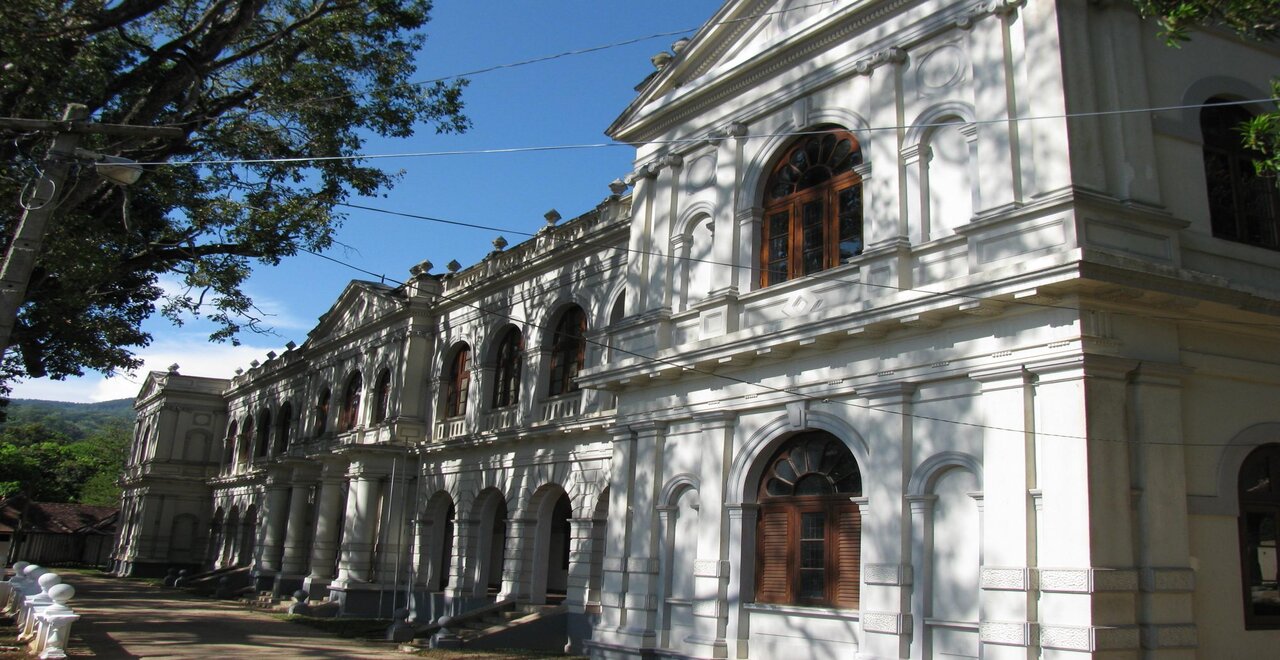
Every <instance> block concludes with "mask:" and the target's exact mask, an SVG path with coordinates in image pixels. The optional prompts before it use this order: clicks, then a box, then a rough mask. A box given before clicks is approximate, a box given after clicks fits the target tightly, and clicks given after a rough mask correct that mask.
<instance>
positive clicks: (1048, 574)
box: [1038, 568, 1138, 594]
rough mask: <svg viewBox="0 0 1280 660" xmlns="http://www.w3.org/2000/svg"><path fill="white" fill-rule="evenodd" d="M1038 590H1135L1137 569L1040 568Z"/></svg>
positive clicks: (1092, 591)
mask: <svg viewBox="0 0 1280 660" xmlns="http://www.w3.org/2000/svg"><path fill="white" fill-rule="evenodd" d="M1038 572H1039V574H1040V576H1039V577H1040V580H1039V581H1040V585H1039V588H1040V591H1042V592H1044V591H1048V592H1060V593H1081V594H1091V593H1098V592H1110V591H1137V590H1138V571H1137V570H1136V569H1132V568H1041V569H1039V571H1038Z"/></svg>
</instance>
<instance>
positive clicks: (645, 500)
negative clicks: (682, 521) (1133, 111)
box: [619, 422, 666, 648]
mask: <svg viewBox="0 0 1280 660" xmlns="http://www.w3.org/2000/svg"><path fill="white" fill-rule="evenodd" d="M631 428H632V429H633V430H634V431H635V434H636V439H635V455H634V456H633V457H632V459H633V464H634V465H633V469H634V479H633V480H632V483H631V488H630V489H629V492H628V495H629V497H628V498H627V500H628V501H627V504H628V505H629V510H630V512H631V517H632V523H631V530H632V533H631V537H630V539H628V540H629V544H628V546H629V547H628V555H627V561H626V565H625V570H626V575H627V590H626V592H625V593H624V595H623V604H622V605H623V609H624V612H625V614H624V618H625V623H624V624H623V627H622V630H620V631H619V635H620V636H621V637H622V639H623V640H624V643H625V644H626V645H628V646H631V647H636V648H649V647H652V646H653V645H654V643H655V641H656V632H655V631H656V629H657V611H658V598H659V590H658V551H659V547H658V542H659V533H658V525H657V524H656V520H655V518H656V516H655V514H656V513H657V504H658V502H657V498H658V494H659V490H660V489H661V487H662V446H663V443H664V440H665V435H666V424H665V423H663V422H643V423H641V424H637V425H632V427H631Z"/></svg>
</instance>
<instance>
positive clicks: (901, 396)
mask: <svg viewBox="0 0 1280 660" xmlns="http://www.w3.org/2000/svg"><path fill="white" fill-rule="evenodd" d="M918 387H919V386H918V385H917V384H916V383H909V382H906V381H891V382H884V383H875V384H873V385H869V386H867V387H863V388H859V389H858V390H857V395H858V396H860V397H862V398H864V399H867V400H868V401H871V400H876V401H881V402H885V403H907V402H909V401H910V400H911V397H912V396H914V395H915V393H916V389H917V388H918Z"/></svg>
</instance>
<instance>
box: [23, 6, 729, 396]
mask: <svg viewBox="0 0 1280 660" xmlns="http://www.w3.org/2000/svg"><path fill="white" fill-rule="evenodd" d="M720 4H721V3H720V0H663V1H659V2H648V3H632V2H613V1H608V0H595V1H588V0H545V1H542V2H533V1H532V0H505V1H504V0H438V1H437V3H436V7H435V10H434V13H433V19H432V21H431V23H430V24H429V25H428V26H427V33H428V35H429V36H428V40H427V45H426V48H425V49H424V50H423V52H422V53H421V56H420V57H419V63H418V75H417V78H418V79H430V78H435V77H439V76H445V75H451V74H457V73H461V72H465V71H471V70H476V69H481V68H485V67H489V66H494V65H501V64H508V63H513V62H519V61H522V60H527V59H531V58H536V57H541V56H546V55H552V54H556V53H561V52H565V51H572V50H577V49H583V48H591V47H595V46H602V45H606V44H614V43H618V42H622V41H626V40H630V39H635V38H638V37H646V36H649V35H655V34H659V33H666V32H674V31H678V30H686V29H688V30H689V32H688V33H687V34H684V35H669V36H662V37H656V38H653V39H648V40H644V41H641V42H639V43H635V44H631V45H626V46H619V47H615V48H608V49H605V50H602V51H599V52H594V53H587V54H582V55H574V56H568V57H562V58H558V59H554V60H551V61H547V62H541V63H536V64H529V65H527V66H520V67H515V68H508V69H500V70H497V71H493V72H490V73H485V74H480V75H475V76H473V77H471V84H470V86H469V87H468V88H467V90H466V92H465V93H464V99H465V101H466V112H467V115H468V116H469V117H470V118H471V120H472V128H471V130H470V131H469V132H467V133H466V134H463V135H458V136H453V135H445V136H440V135H435V134H434V132H433V131H432V130H431V129H430V128H424V129H423V131H422V132H421V133H420V134H418V135H417V136H415V137H413V138H410V139H407V140H379V139H375V140H371V141H370V142H369V143H368V144H367V145H366V149H365V151H366V153H370V154H393V153H407V152H422V151H450V150H476V149H499V148H509V147H536V146H552V145H567V144H588V143H600V142H606V141H607V138H605V136H604V135H603V131H604V129H605V128H606V127H607V126H608V125H609V123H610V122H611V121H613V119H614V118H615V117H617V115H618V114H620V113H621V112H622V110H623V109H624V108H625V107H626V105H627V103H629V102H630V101H631V99H632V98H633V97H634V95H635V92H634V87H635V85H636V84H638V83H639V82H640V81H641V80H643V79H644V77H645V76H647V75H648V74H649V73H650V72H652V71H653V67H652V65H651V64H650V63H649V56H651V55H653V54H654V53H657V52H658V51H660V50H665V49H668V48H669V47H670V45H671V43H672V42H673V41H675V40H676V39H678V38H680V36H691V34H692V31H693V30H694V29H696V28H697V27H698V26H699V25H701V24H702V22H704V21H705V20H706V19H708V18H710V16H711V15H712V14H713V13H714V12H715V10H716V9H717V8H718V7H719V5H720ZM633 155H634V151H633V150H632V149H630V148H628V147H625V146H615V147H609V148H597V149H578V150H564V151H541V152H531V153H520V154H483V155H456V156H437V157H416V158H415V157H405V158H390V159H386V160H380V161H378V165H379V166H381V167H383V168H385V169H387V170H390V171H403V173H404V174H403V178H402V179H401V181H400V183H399V185H397V186H396V188H395V190H393V191H392V192H391V193H390V194H388V195H387V196H386V197H384V198H377V199H353V200H352V202H353V203H356V204H362V205H368V206H371V207H377V208H382V209H387V210H392V211H403V212H408V213H415V214H421V215H428V216H433V217H439V218H447V219H450V220H457V221H461V222H469V223H474V224H482V225H488V226H493V227H502V228H510V229H512V230H515V231H525V232H533V231H536V230H537V229H538V228H539V227H540V226H542V225H543V224H544V222H545V221H544V220H543V217H542V216H543V214H544V213H546V212H547V211H548V210H549V209H552V208H554V209H556V210H558V211H559V212H560V214H561V215H562V216H563V217H565V218H572V217H574V216H576V215H578V214H580V213H583V212H585V211H587V210H590V209H591V208H593V207H594V206H595V205H596V204H597V203H599V202H600V201H601V200H602V199H604V197H605V196H607V195H608V194H609V189H608V184H609V182H610V181H612V180H613V179H615V178H618V177H621V176H624V175H625V174H626V173H627V172H629V171H630V169H631V159H632V157H633ZM498 234H499V232H494V231H485V230H476V229H464V228H457V227H449V226H445V225H439V224H433V223H428V222H424V221H419V220H412V219H407V218H396V217H393V216H388V215H384V214H380V213H376V212H372V211H354V210H353V211H351V212H350V215H349V217H348V219H347V221H346V224H345V225H344V226H343V228H342V229H341V231H340V232H339V235H338V241H339V243H340V244H341V246H338V247H335V248H334V249H332V250H331V251H330V252H329V254H330V255H331V256H332V257H334V258H335V259H339V260H342V261H345V262H349V263H351V264H353V265H356V266H359V267H361V268H363V269H365V270H369V271H373V272H375V273H381V274H385V275H386V276H387V277H388V278H393V279H396V280H403V279H405V277H406V276H407V275H408V271H409V267H410V266H413V265H414V264H417V263H419V262H421V261H422V260H424V259H427V260H430V261H431V262H432V263H434V264H436V267H435V269H434V272H442V271H443V270H444V266H445V264H447V263H449V261H450V260H451V259H457V260H458V261H459V262H461V263H462V264H463V265H470V264H472V263H475V262H476V261H477V260H478V259H480V258H481V257H483V256H484V255H485V254H486V253H487V252H488V251H489V250H492V249H493V248H492V245H491V242H492V240H493V239H494V238H495V237H496V236H497V235H498ZM506 238H507V240H508V241H509V242H510V243H512V244H515V243H519V242H520V241H521V240H523V237H522V236H520V235H516V234H514V233H509V234H506ZM355 278H358V279H373V278H370V277H369V276H367V275H363V274H360V273H358V272H356V271H353V270H350V269H347V268H344V267H343V266H341V265H338V264H336V263H333V262H330V261H326V260H323V259H320V258H318V257H314V256H310V255H305V254H303V255H299V256H297V257H294V258H293V259H291V260H289V261H286V262H285V263H284V264H282V265H281V266H279V267H276V268H265V267H263V268H260V269H258V270H257V271H256V272H255V273H254V275H253V277H252V278H251V279H250V280H249V282H248V284H247V290H248V292H249V293H250V295H251V296H253V298H254V299H255V301H256V302H257V303H258V304H259V306H260V307H261V308H262V309H263V311H264V312H266V313H268V314H270V316H268V317H267V319H266V322H267V325H270V326H272V327H273V328H274V334H270V335H258V334H253V333H245V334H243V335H242V337H241V342H242V343H241V346H238V347H233V346H231V345H230V344H210V343H208V341H207V338H208V334H209V330H210V329H209V327H208V326H207V325H205V324H203V323H200V322H198V321H193V322H189V323H187V324H185V325H184V326H182V327H174V326H172V325H171V324H169V323H168V322H167V321H165V320H163V319H158V318H154V319H152V320H150V321H148V322H147V324H146V326H145V327H146V329H147V330H148V331H150V332H151V333H152V335H153V337H154V341H153V343H152V345H151V346H149V347H146V348H143V349H141V350H139V351H138V354H139V355H140V356H141V357H143V358H144V359H145V360H146V364H145V365H144V367H143V368H142V369H141V370H139V372H137V373H136V374H132V375H130V374H118V375H116V376H115V377H113V378H104V377H102V376H101V375H100V374H96V373H89V374H86V375H85V376H84V377H82V378H76V379H68V380H66V381H61V382H55V381H49V380H44V379H36V380H30V381H26V382H22V383H18V384H17V385H16V386H15V388H14V391H13V396H14V397H15V398H33V399H52V400H59V401H104V400H109V399H119V398H125V397H132V396H134V395H135V394H136V393H137V390H138V387H139V384H140V382H141V378H142V376H143V375H145V373H146V372H147V371H149V370H152V369H164V368H166V367H167V366H168V365H170V364H173V363H177V364H179V365H180V367H181V371H182V372H183V373H187V374H192V375H201V376H216V377H229V376H230V375H231V374H232V372H233V371H234V369H235V368H236V367H238V366H239V367H248V364H249V361H250V360H253V359H259V360H261V359H263V356H264V355H265V354H266V352H267V351H270V350H275V351H277V352H279V351H280V350H281V348H282V347H283V346H284V344H285V342H287V341H290V340H292V341H294V342H297V343H302V341H303V340H304V339H306V333H307V331H308V330H309V329H311V328H312V327H313V326H314V324H315V321H316V318H317V317H319V316H320V315H321V314H323V313H324V312H325V311H326V310H328V309H329V306H330V305H331V304H333V302H334V300H335V299H336V298H337V296H338V294H339V293H341V292H342V289H343V288H344V287H345V286H346V284H347V283H348V282H349V281H350V280H351V279H355Z"/></svg>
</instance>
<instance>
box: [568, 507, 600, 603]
mask: <svg viewBox="0 0 1280 660" xmlns="http://www.w3.org/2000/svg"><path fill="white" fill-rule="evenodd" d="M594 523H595V520H593V519H591V518H570V519H569V543H570V546H569V585H568V589H567V593H566V594H565V598H564V604H565V605H567V606H568V607H569V608H570V610H572V611H574V612H581V611H583V608H584V607H585V606H586V604H587V597H588V594H587V590H588V589H589V588H590V583H591V553H592V549H593V546H594V545H595V542H594V540H593V539H592V537H591V531H592V528H593V525H594Z"/></svg>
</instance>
